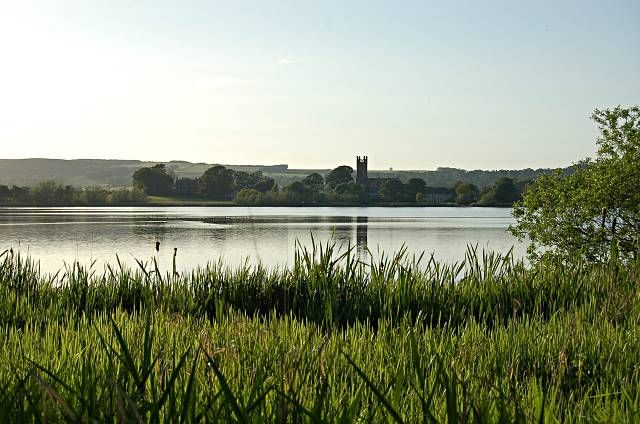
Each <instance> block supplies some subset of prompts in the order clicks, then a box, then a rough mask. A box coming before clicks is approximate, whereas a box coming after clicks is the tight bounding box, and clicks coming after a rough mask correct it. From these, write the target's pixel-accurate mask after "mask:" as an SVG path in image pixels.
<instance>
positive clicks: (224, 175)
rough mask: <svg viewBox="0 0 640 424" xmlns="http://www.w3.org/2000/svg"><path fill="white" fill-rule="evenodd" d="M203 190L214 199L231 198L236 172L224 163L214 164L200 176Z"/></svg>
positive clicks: (203, 192)
mask: <svg viewBox="0 0 640 424" xmlns="http://www.w3.org/2000/svg"><path fill="white" fill-rule="evenodd" d="M200 185H201V188H200V189H201V192H202V194H204V195H205V196H207V197H210V198H212V199H229V198H232V196H233V193H234V172H233V171H232V170H231V169H227V168H225V167H224V166H222V165H216V166H212V167H211V168H209V169H207V170H206V171H204V174H202V177H200Z"/></svg>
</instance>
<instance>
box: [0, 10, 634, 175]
mask: <svg viewBox="0 0 640 424" xmlns="http://www.w3.org/2000/svg"><path fill="white" fill-rule="evenodd" d="M639 21H640V1H637V0H631V1H608V2H603V1H500V2H498V1H466V2H464V1H448V2H442V1H437V2H436V1H427V0H423V1H403V0H396V1H390V0H389V1H376V0H367V1H360V0H357V1H356V0H354V1H347V0H341V1H332V0H322V1H303V0H292V1H267V0H251V1H249V0H246V1H243V0H234V1H227V2H218V1H186V0H185V1H173V2H169V1H162V0H153V1H148V0H135V1H133V0H132V1H119V0H81V1H71V0H55V1H44V0H43V1H29V0H16V1H10V0H0V158H28V157H47V158H62V159H76V158H105V159H140V160H153V161H169V160H188V161H193V162H207V163H224V164H265V165H266V164H281V163H286V164H289V166H290V167H295V168H330V167H334V166H337V165H340V164H349V165H352V166H355V163H354V162H355V159H354V157H355V156H356V155H368V156H369V167H370V168H373V169H387V168H393V169H434V168H436V167H438V166H453V167H458V168H465V169H516V168H528V167H531V168H538V167H544V168H546V167H558V166H566V165H569V164H570V163H572V162H574V161H577V160H579V159H581V158H584V157H586V156H593V155H594V152H595V150H596V145H595V141H596V138H597V129H596V127H595V126H594V124H593V122H591V121H590V119H589V116H590V114H591V112H592V111H593V110H594V109H595V108H606V107H612V106H616V105H618V104H621V105H633V104H638V103H640V25H638V22H639Z"/></svg>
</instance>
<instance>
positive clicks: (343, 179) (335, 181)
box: [326, 165, 353, 190]
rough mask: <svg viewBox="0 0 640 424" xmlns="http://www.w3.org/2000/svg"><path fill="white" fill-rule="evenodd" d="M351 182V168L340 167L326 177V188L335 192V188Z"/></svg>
mask: <svg viewBox="0 0 640 424" xmlns="http://www.w3.org/2000/svg"><path fill="white" fill-rule="evenodd" d="M352 181H353V168H352V167H350V166H346V165H342V166H339V167H337V168H335V169H334V170H332V171H331V172H329V174H328V175H327V178H326V183H327V186H328V187H329V188H330V189H332V190H335V188H336V187H337V186H338V185H339V184H342V183H350V182H352Z"/></svg>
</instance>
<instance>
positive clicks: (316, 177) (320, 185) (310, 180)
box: [302, 172, 324, 192]
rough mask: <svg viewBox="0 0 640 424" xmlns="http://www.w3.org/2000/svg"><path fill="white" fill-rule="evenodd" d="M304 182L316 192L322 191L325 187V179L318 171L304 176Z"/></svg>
mask: <svg viewBox="0 0 640 424" xmlns="http://www.w3.org/2000/svg"><path fill="white" fill-rule="evenodd" d="M302 184H304V185H305V187H307V188H309V189H310V190H312V191H315V192H320V191H322V190H323V189H324V179H323V178H322V175H320V174H318V173H317V172H314V173H313V174H310V175H307V176H306V177H304V179H303V180H302Z"/></svg>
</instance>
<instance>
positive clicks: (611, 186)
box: [510, 106, 640, 261]
mask: <svg viewBox="0 0 640 424" xmlns="http://www.w3.org/2000/svg"><path fill="white" fill-rule="evenodd" d="M592 119H593V121H595V123H596V124H597V126H598V129H599V130H600V136H599V138H598V141H597V145H598V153H597V156H596V158H595V159H594V160H591V159H585V160H583V161H581V162H579V163H578V164H576V166H575V172H573V173H572V174H570V175H564V174H563V173H562V172H560V171H558V172H556V173H555V174H552V175H546V176H541V177H538V178H537V179H536V180H535V181H534V182H533V184H531V185H530V186H529V187H528V188H527V190H526V191H525V193H524V195H523V199H522V200H521V201H520V202H518V203H517V204H516V205H515V207H514V211H513V214H514V217H515V218H516V221H517V223H516V224H515V225H513V226H511V227H510V231H511V232H512V233H513V234H514V235H516V236H518V237H519V238H521V239H524V238H527V237H528V238H529V240H530V241H531V244H530V247H529V253H530V254H531V256H532V257H533V258H540V257H544V256H551V257H560V258H563V259H567V258H570V257H573V256H581V257H582V258H584V259H586V260H591V261H602V260H605V259H606V258H608V257H609V256H611V255H616V256H619V257H620V258H621V259H622V260H629V259H632V258H637V257H638V255H639V250H640V239H639V238H640V188H639V184H640V183H639V182H640V108H639V107H638V106H635V107H631V108H622V107H620V106H618V107H616V108H614V109H605V110H597V109H596V111H595V112H594V113H593V115H592Z"/></svg>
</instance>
